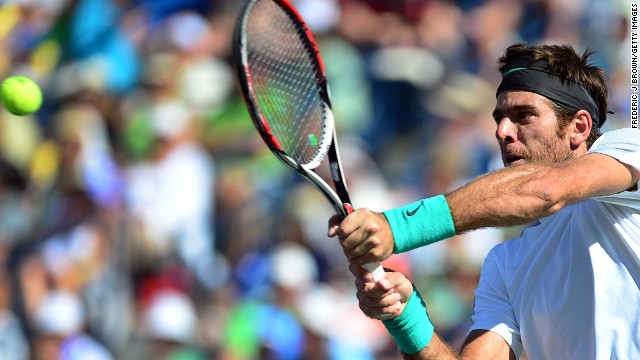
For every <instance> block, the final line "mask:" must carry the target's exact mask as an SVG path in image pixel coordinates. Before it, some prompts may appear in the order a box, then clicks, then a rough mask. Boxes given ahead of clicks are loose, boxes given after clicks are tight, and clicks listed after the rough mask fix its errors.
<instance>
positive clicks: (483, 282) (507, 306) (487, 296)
mask: <svg viewBox="0 0 640 360" xmlns="http://www.w3.org/2000/svg"><path fill="white" fill-rule="evenodd" d="M499 248H500V245H498V246H496V247H494V248H493V249H492V250H491V251H490V252H489V254H488V255H487V257H486V259H485V261H484V265H483V266H482V272H481V273H480V281H479V282H478V288H477V289H476V292H475V304H474V307H473V315H472V316H471V320H472V321H473V325H471V328H470V329H469V332H471V331H473V330H489V331H492V332H494V333H496V334H498V335H500V336H501V337H502V338H503V339H504V340H505V341H506V342H507V344H509V346H510V347H511V349H512V350H513V352H514V353H515V355H516V359H518V358H519V357H520V354H521V353H522V351H523V348H522V339H521V338H520V328H519V326H518V322H517V319H516V317H515V314H514V311H513V307H512V306H511V302H510V300H509V294H508V292H507V287H506V286H505V282H504V277H503V271H502V270H503V267H502V266H501V264H504V262H503V261H502V262H501V261H499V257H500V256H499V252H498V251H497V250H498V249H499Z"/></svg>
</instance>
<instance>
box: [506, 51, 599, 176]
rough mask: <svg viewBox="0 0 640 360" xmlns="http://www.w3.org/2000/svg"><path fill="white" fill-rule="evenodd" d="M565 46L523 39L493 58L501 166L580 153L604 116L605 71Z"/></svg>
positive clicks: (589, 143)
mask: <svg viewBox="0 0 640 360" xmlns="http://www.w3.org/2000/svg"><path fill="white" fill-rule="evenodd" d="M590 56H591V53H590V52H585V53H584V54H583V55H582V56H580V55H578V54H577V53H576V52H575V51H574V49H573V48H572V47H571V46H569V45H542V46H533V47H526V46H525V45H524V44H518V45H513V46H510V47H509V48H507V50H506V51H505V54H504V55H503V56H502V57H500V58H499V59H498V65H499V68H498V69H499V70H500V72H501V73H502V76H503V80H502V83H501V84H500V86H499V87H498V91H497V93H496V96H497V104H496V109H495V111H494V118H495V120H496V123H497V125H498V128H497V130H496V137H497V138H498V141H499V143H500V147H501V150H502V154H503V160H504V162H505V165H511V164H513V163H519V162H522V161H549V162H555V161H560V160H564V159H567V158H571V157H575V156H579V155H582V154H584V153H585V152H586V151H587V149H588V148H589V147H590V146H591V144H592V143H593V142H594V141H595V140H596V139H597V137H598V136H599V135H600V127H601V126H602V124H603V123H604V121H605V120H606V116H607V96H608V87H607V82H606V76H605V72H604V70H602V69H601V68H599V67H597V66H592V65H590V64H589V58H590Z"/></svg>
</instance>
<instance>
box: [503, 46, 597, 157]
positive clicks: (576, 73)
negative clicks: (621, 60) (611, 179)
mask: <svg viewBox="0 0 640 360" xmlns="http://www.w3.org/2000/svg"><path fill="white" fill-rule="evenodd" d="M593 54H594V52H593V51H589V50H586V51H585V52H584V53H583V54H582V55H578V53H576V51H575V50H574V49H573V47H572V46H571V45H568V44H565V45H539V46H530V47H527V46H526V43H520V44H515V45H511V46H509V47H508V48H507V49H506V50H505V52H504V55H502V56H501V57H500V58H499V59H498V70H499V71H500V73H501V74H504V72H505V71H506V69H508V68H509V64H510V63H511V62H513V61H514V60H516V59H519V58H521V57H531V58H532V59H533V61H534V62H535V61H545V62H547V63H548V70H549V71H550V72H551V73H553V74H555V75H557V76H558V77H560V78H564V79H568V80H571V81H573V82H577V83H580V84H582V85H583V86H584V87H585V88H586V89H587V91H588V92H589V94H591V96H592V97H593V99H594V100H595V101H596V104H597V105H598V112H599V114H598V116H599V117H600V119H602V121H601V123H600V125H602V124H603V123H604V122H605V120H606V119H607V102H608V96H609V86H608V84H607V77H606V73H605V71H604V70H603V69H602V68H600V67H598V66H595V65H592V64H591V63H590V60H591V59H590V58H591V56H592V55H593ZM549 102H550V103H551V104H552V106H551V108H552V109H553V110H554V111H555V113H556V117H557V118H558V121H559V125H560V126H561V127H562V126H563V125H566V124H567V123H568V121H570V120H571V119H572V118H573V116H574V115H575V111H573V110H570V109H566V108H564V107H562V106H560V105H559V104H557V103H555V102H553V101H551V100H549ZM600 134H601V133H600V128H599V127H598V126H594V127H592V129H591V134H589V138H588V139H587V146H588V147H591V145H592V144H593V142H594V141H595V140H596V139H597V138H598V137H599V136H600Z"/></svg>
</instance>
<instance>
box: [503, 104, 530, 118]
mask: <svg viewBox="0 0 640 360" xmlns="http://www.w3.org/2000/svg"><path fill="white" fill-rule="evenodd" d="M506 109H507V110H508V111H531V112H537V111H538V110H537V108H536V107H535V106H533V105H514V106H507V107H506ZM503 112H504V110H503V109H502V108H499V107H497V108H495V110H493V114H492V116H493V118H494V119H495V118H496V117H498V116H502V114H503Z"/></svg>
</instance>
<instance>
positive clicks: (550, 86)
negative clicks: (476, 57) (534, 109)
mask: <svg viewBox="0 0 640 360" xmlns="http://www.w3.org/2000/svg"><path fill="white" fill-rule="evenodd" d="M547 67H548V64H547V62H546V61H536V62H533V60H532V59H531V58H530V57H522V58H520V59H517V60H515V61H513V62H512V63H511V64H509V68H508V69H507V70H505V71H504V73H503V74H502V82H501V83H500V86H498V90H497V91H496V98H497V97H498V95H500V93H502V92H503V91H507V90H523V91H530V92H534V93H536V94H538V95H542V96H544V97H546V98H548V99H549V100H552V101H554V102H555V103H557V104H558V105H560V106H562V107H564V108H567V109H570V110H575V111H578V110H581V109H584V110H586V111H588V112H589V114H590V115H591V119H592V120H593V126H594V127H596V128H598V129H599V128H600V127H601V126H602V124H603V123H604V120H605V119H603V120H602V121H601V120H600V112H599V111H598V104H597V103H596V101H595V100H594V99H593V97H592V96H591V94H590V93H589V91H588V90H587V89H586V88H585V87H584V85H582V84H580V83H578V82H575V81H571V80H569V79H565V78H561V77H559V76H558V75H555V74H553V73H550V72H549V71H548V70H547Z"/></svg>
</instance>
